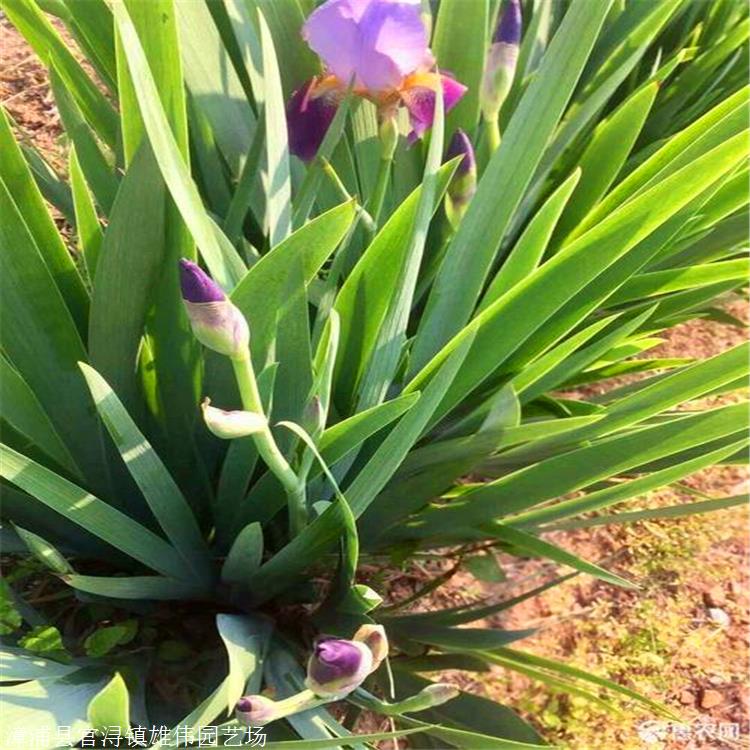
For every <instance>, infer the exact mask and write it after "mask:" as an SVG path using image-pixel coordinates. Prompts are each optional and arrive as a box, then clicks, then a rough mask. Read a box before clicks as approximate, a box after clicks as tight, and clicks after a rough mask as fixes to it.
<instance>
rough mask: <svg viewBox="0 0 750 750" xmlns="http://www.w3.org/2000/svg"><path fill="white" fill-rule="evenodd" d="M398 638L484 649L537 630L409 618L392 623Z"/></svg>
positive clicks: (519, 638)
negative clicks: (432, 622) (455, 625)
mask: <svg viewBox="0 0 750 750" xmlns="http://www.w3.org/2000/svg"><path fill="white" fill-rule="evenodd" d="M391 628H392V630H393V632H394V633H395V634H396V636H397V638H399V639H403V640H410V641H416V642H417V643H424V644H427V645H428V646H435V647H437V648H441V649H447V650H449V651H450V650H461V651H482V650H488V649H494V648H499V647H500V646H504V645H506V644H508V643H513V642H514V641H518V640H522V639H523V638H528V637H529V636H531V635H533V634H534V633H536V630H533V629H531V630H501V629H499V628H446V627H443V626H438V625H429V624H421V623H419V624H418V623H416V622H414V621H410V622H409V623H408V625H404V626H400V625H398V624H395V623H394V624H393V625H392V626H391Z"/></svg>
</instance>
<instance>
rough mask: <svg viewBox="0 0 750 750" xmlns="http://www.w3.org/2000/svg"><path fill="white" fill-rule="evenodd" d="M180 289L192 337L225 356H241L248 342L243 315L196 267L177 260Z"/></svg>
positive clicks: (203, 272)
mask: <svg viewBox="0 0 750 750" xmlns="http://www.w3.org/2000/svg"><path fill="white" fill-rule="evenodd" d="M180 287H181V289H182V300H183V302H184V303H185V310H186V311H187V314H188V318H189V319H190V326H191V327H192V329H193V333H194V334H195V338H197V339H198V341H200V342H201V344H203V345H204V346H207V347H208V348H209V349H213V350H214V351H215V352H218V353H219V354H226V355H227V356H228V357H239V356H244V355H245V354H246V353H247V347H248V344H249V343H250V330H249V328H248V326H247V321H246V320H245V316H244V315H243V314H242V313H241V312H240V311H239V309H238V308H237V307H235V305H233V304H232V303H231V302H230V301H229V298H228V297H227V295H226V294H224V291H223V290H222V288H221V287H220V286H219V285H218V284H217V283H216V282H215V281H214V280H213V279H212V278H211V277H210V276H209V275H208V274H207V273H206V272H205V271H203V269H202V268H201V267H200V266H199V265H198V264H197V263H193V262H192V261H191V260H186V259H185V258H183V259H182V260H180Z"/></svg>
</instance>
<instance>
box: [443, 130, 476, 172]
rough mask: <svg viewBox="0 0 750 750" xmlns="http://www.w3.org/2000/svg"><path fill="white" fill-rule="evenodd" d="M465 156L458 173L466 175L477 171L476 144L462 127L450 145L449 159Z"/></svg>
mask: <svg viewBox="0 0 750 750" xmlns="http://www.w3.org/2000/svg"><path fill="white" fill-rule="evenodd" d="M457 156H463V159H461V161H460V162H459V164H458V168H457V169H456V174H457V175H465V174H468V173H469V172H476V171H477V161H476V159H475V158H474V146H472V145H471V141H470V140H469V136H468V135H466V133H464V131H463V130H461V128H459V129H458V130H456V132H455V133H454V134H453V138H451V142H450V145H449V146H448V154H447V160H448V161H450V160H451V159H455V158H456V157H457Z"/></svg>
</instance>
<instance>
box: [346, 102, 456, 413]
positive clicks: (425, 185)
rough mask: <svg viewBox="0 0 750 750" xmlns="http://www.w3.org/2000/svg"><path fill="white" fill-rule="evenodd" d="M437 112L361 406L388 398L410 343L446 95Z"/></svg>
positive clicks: (435, 188) (368, 364) (440, 150)
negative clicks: (413, 208) (407, 239)
mask: <svg viewBox="0 0 750 750" xmlns="http://www.w3.org/2000/svg"><path fill="white" fill-rule="evenodd" d="M433 115H434V121H433V124H432V132H431V135H430V146H429V149H428V152H427V159H426V161H425V168H424V178H423V180H422V187H421V192H420V194H419V202H418V203H417V211H416V213H415V215H414V222H413V224H412V226H411V232H410V235H409V243H408V247H407V250H406V253H405V255H404V258H403V260H402V261H401V266H400V268H399V269H398V282H397V284H396V288H395V290H394V294H393V297H392V298H391V299H390V300H389V301H388V307H387V312H386V315H385V318H384V320H383V322H382V325H381V327H380V330H379V331H378V333H377V337H376V339H375V346H374V348H373V350H372V355H371V357H370V359H369V361H366V369H365V371H364V377H363V378H362V383H361V384H360V387H359V399H358V405H359V408H368V407H370V406H374V405H375V404H379V403H380V402H381V401H382V400H383V399H384V398H385V395H386V393H387V391H388V388H389V386H390V384H391V382H392V381H393V378H394V376H395V374H396V371H397V369H398V365H399V360H400V358H401V354H402V352H403V349H404V346H405V344H406V332H407V327H408V324H409V315H410V313H411V308H412V304H413V302H414V292H415V290H416V287H417V279H418V277H419V268H420V266H421V265H422V256H423V254H424V248H425V243H426V242H427V232H428V230H429V226H430V221H431V219H432V214H433V210H434V205H435V202H436V201H435V199H436V197H437V193H438V183H439V180H438V169H439V167H440V160H441V159H442V156H443V141H444V132H443V130H444V124H445V123H444V110H443V97H442V96H436V97H435V107H434V112H433ZM363 364H365V362H363Z"/></svg>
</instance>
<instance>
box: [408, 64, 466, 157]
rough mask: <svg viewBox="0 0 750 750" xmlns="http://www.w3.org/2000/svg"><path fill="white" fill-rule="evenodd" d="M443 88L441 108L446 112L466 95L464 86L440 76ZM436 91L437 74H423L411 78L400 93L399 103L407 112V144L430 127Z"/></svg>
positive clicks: (445, 76) (453, 79)
mask: <svg viewBox="0 0 750 750" xmlns="http://www.w3.org/2000/svg"><path fill="white" fill-rule="evenodd" d="M440 82H441V84H442V87H443V107H444V108H445V111H446V112H448V111H449V110H450V109H451V108H453V107H454V106H455V105H456V104H457V103H458V101H459V100H460V99H461V97H462V96H463V95H464V94H465V93H466V86H464V85H463V84H462V83H459V82H458V81H457V80H456V79H455V78H451V77H450V76H447V75H441V76H440ZM436 89H437V74H436V73H424V74H418V75H415V76H412V79H411V81H410V82H409V83H408V84H407V86H405V87H404V88H403V89H402V91H401V101H402V102H403V103H404V106H405V107H406V108H407V110H409V122H410V123H411V127H412V130H411V133H409V136H408V140H409V143H414V141H416V140H417V139H419V138H421V137H422V136H423V135H424V133H425V131H426V130H427V129H428V128H430V127H431V126H432V121H433V119H434V117H435V91H436Z"/></svg>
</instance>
